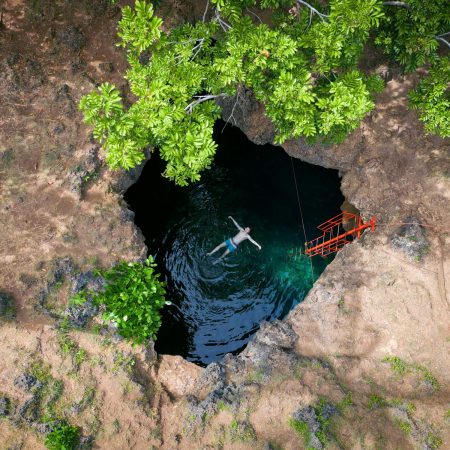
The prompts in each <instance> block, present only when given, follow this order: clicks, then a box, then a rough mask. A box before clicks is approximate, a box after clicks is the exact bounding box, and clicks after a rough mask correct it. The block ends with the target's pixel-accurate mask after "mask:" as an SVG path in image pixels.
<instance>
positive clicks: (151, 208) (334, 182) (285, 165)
mask: <svg viewBox="0 0 450 450" xmlns="http://www.w3.org/2000/svg"><path fill="white" fill-rule="evenodd" d="M222 129H223V123H221V122H219V123H218V124H217V126H216V133H215V138H216V142H218V144H219V151H218V153H217V156H216V158H215V160H214V164H213V166H212V168H211V169H210V170H208V171H206V172H205V173H204V174H203V176H202V180H201V182H199V183H197V184H196V185H193V186H189V187H186V188H180V187H176V186H174V185H173V183H172V182H169V181H167V180H166V179H163V178H162V177H161V176H160V175H159V174H160V173H161V172H162V171H163V168H164V166H163V164H162V162H161V161H160V160H158V158H157V157H152V160H151V161H149V163H147V165H146V166H145V168H144V171H143V173H142V175H141V177H140V178H139V180H138V182H137V183H136V184H135V185H134V186H132V187H131V188H130V189H129V190H128V192H127V194H126V197H125V198H126V200H127V202H128V203H129V205H130V207H131V209H133V210H134V211H135V213H136V217H135V222H136V224H137V225H138V226H139V227H140V228H141V230H142V231H143V233H144V235H145V238H146V244H147V246H148V248H149V252H150V254H152V255H156V261H157V262H158V265H159V270H160V272H161V273H162V274H163V276H164V277H165V278H166V280H167V282H168V286H167V289H168V292H169V299H170V300H171V301H172V302H173V305H172V306H166V308H165V310H164V313H163V325H162V327H161V329H160V331H159V334H158V340H157V342H156V350H157V351H158V352H159V353H163V354H177V355H182V356H184V357H186V358H187V359H188V360H190V361H194V362H197V363H200V364H207V363H210V362H212V361H216V360H218V359H220V358H221V357H222V356H223V355H224V354H225V353H229V352H237V351H239V350H241V349H242V348H243V347H244V346H245V344H246V343H247V342H248V340H249V339H250V337H251V336H252V335H253V334H254V333H255V332H256V331H257V330H258V328H259V324H260V323H261V322H262V321H264V320H268V321H270V320H273V319H277V318H282V317H284V316H285V315H286V314H287V313H288V312H289V311H290V310H291V309H292V308H293V307H294V306H295V305H296V304H298V303H299V302H301V301H302V300H303V298H304V297H305V295H306V293H307V292H308V290H309V289H310V288H311V286H312V276H311V268H310V262H309V259H308V258H306V257H305V256H303V255H298V254H297V253H298V252H299V250H300V249H302V248H303V243H304V238H303V231H302V229H301V224H300V215H299V208H298V203H297V197H296V191H295V184H294V178H293V173H292V165H291V164H292V162H293V164H294V169H295V173H296V177H297V182H298V184H299V188H300V197H301V205H302V209H303V214H304V219H305V227H306V233H307V237H308V239H311V238H313V237H315V236H316V235H317V233H318V230H316V229H315V227H316V226H317V225H318V224H320V223H321V222H323V221H325V220H327V219H329V218H331V217H332V216H333V215H335V214H338V213H339V212H340V209H339V206H340V205H341V203H342V202H343V200H344V198H343V197H342V194H341V192H340V190H339V179H338V174H337V171H333V170H327V169H324V168H321V167H317V166H312V165H309V164H305V163H302V162H300V161H299V160H293V161H292V162H291V159H290V158H289V156H288V155H287V154H286V153H285V152H284V151H283V150H282V149H281V148H278V147H274V146H271V145H265V146H257V145H254V144H252V143H251V142H249V141H248V140H247V138H246V137H245V135H244V134H243V133H241V132H240V131H239V130H238V129H237V128H234V127H231V126H227V127H226V128H225V130H224V131H223V132H222ZM229 215H231V216H233V217H234V218H235V219H236V221H237V222H238V223H239V224H240V225H241V226H243V227H246V226H249V227H251V229H252V231H251V236H252V237H253V239H255V240H256V241H257V242H259V243H260V244H261V245H262V250H261V251H258V249H257V248H256V247H255V246H254V245H252V244H251V243H250V242H248V241H246V242H244V243H242V244H241V245H240V246H239V248H238V250H237V251H236V252H235V253H233V254H232V255H229V256H228V257H227V258H226V259H225V260H224V261H223V262H220V263H219V264H216V265H214V264H213V262H214V260H215V259H216V258H217V257H218V256H220V255H221V253H222V251H223V250H221V251H219V252H218V253H217V254H215V255H213V256H212V257H208V256H206V253H207V252H209V251H210V250H212V249H213V248H214V247H215V246H216V245H218V244H219V243H220V242H222V241H224V240H225V239H227V238H229V237H230V236H233V235H234V234H236V232H237V231H238V230H237V229H236V227H235V226H234V225H233V223H232V222H231V221H230V220H229V219H228V218H227V217H228V216H229ZM326 263H327V261H324V260H322V259H320V258H316V259H314V260H313V264H314V276H315V278H317V277H318V275H320V273H321V272H322V271H323V269H324V268H325V265H326Z"/></svg>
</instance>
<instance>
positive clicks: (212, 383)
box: [195, 362, 226, 391]
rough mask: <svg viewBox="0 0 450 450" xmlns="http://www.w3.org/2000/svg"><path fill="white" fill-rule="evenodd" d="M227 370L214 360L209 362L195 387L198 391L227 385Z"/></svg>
mask: <svg viewBox="0 0 450 450" xmlns="http://www.w3.org/2000/svg"><path fill="white" fill-rule="evenodd" d="M225 380H226V375H225V370H224V368H223V366H222V365H221V364H218V363H216V362H213V363H211V364H209V365H208V366H207V367H206V368H205V370H204V371H203V373H202V375H201V376H200V378H199V379H198V380H197V383H196V386H195V389H196V390H197V391H200V390H204V389H209V390H214V389H219V388H223V387H224V386H225Z"/></svg>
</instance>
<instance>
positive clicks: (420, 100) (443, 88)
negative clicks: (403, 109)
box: [409, 57, 450, 137]
mask: <svg viewBox="0 0 450 450" xmlns="http://www.w3.org/2000/svg"><path fill="white" fill-rule="evenodd" d="M449 80H450V58H448V57H447V58H441V59H440V60H439V61H438V62H437V63H436V64H435V65H434V66H433V67H432V68H431V69H430V72H429V74H428V76H427V77H425V78H424V79H423V80H422V81H421V82H420V83H419V86H418V87H417V89H415V90H414V91H412V92H411V93H410V94H409V99H410V105H411V107H412V108H414V109H418V110H420V114H419V118H420V120H421V121H422V122H423V123H424V125H425V130H426V131H427V132H428V133H436V134H439V135H441V136H442V137H449V136H450V114H449V111H450V88H449V84H448V82H449Z"/></svg>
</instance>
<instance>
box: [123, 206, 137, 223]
mask: <svg viewBox="0 0 450 450" xmlns="http://www.w3.org/2000/svg"><path fill="white" fill-rule="evenodd" d="M134 215H135V214H134V212H133V211H131V209H128V208H122V209H121V210H120V221H121V222H122V223H126V222H133V221H134Z"/></svg>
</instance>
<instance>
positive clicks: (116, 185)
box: [109, 148, 151, 194]
mask: <svg viewBox="0 0 450 450" xmlns="http://www.w3.org/2000/svg"><path fill="white" fill-rule="evenodd" d="M144 155H145V158H144V160H143V161H142V162H141V164H139V165H138V166H136V167H134V168H133V169H130V170H123V169H119V170H115V171H114V172H113V173H111V174H110V175H111V181H110V183H109V187H110V189H111V190H112V191H113V192H115V193H116V194H124V193H125V191H126V190H127V189H128V188H129V187H130V186H131V185H133V184H134V183H136V181H137V180H138V178H139V177H140V176H141V173H142V169H143V168H144V166H145V164H146V163H147V161H148V160H149V159H150V157H151V150H150V149H149V148H148V149H145V150H144Z"/></svg>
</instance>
